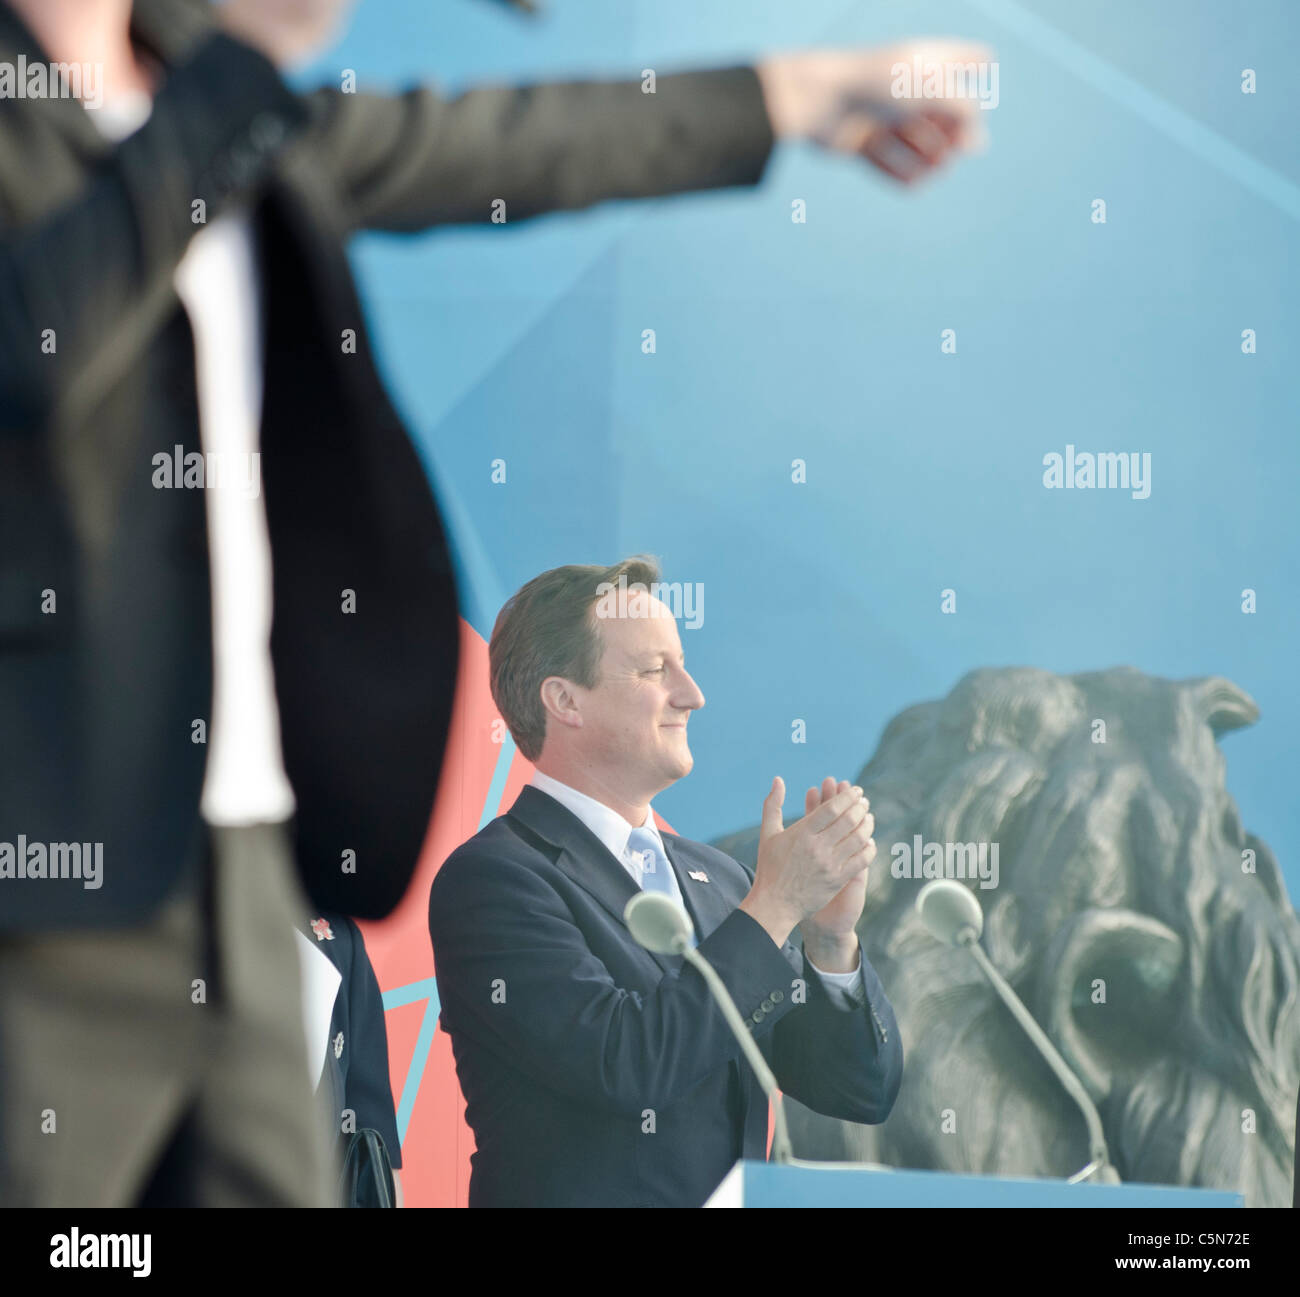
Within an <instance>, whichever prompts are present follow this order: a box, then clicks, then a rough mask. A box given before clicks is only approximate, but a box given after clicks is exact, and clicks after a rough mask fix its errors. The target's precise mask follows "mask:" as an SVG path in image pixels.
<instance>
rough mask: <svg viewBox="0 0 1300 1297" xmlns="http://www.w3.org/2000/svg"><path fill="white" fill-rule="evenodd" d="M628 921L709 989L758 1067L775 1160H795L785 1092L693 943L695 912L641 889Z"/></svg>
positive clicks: (636, 934) (637, 935)
mask: <svg viewBox="0 0 1300 1297" xmlns="http://www.w3.org/2000/svg"><path fill="white" fill-rule="evenodd" d="M623 922H624V923H626V924H627V926H628V931H629V932H631V934H632V937H633V939H634V940H635V941H636V942H637V944H638V945H640V946H644V947H645V948H646V949H647V950H649V951H653V952H654V953H655V954H656V955H680V956H681V957H682V958H683V959H684V960H686V962H687V963H688V964H690V966H691V967H692V968H694V969H695V971H696V972H697V973H699V975H700V976H701V977H702V978H704V984H705V985H706V986H707V987H708V988H709V990H710V992H711V993H712V995H713V998H714V1000H715V1001H716V1002H717V1005H718V1008H719V1009H721V1010H722V1016H723V1018H724V1019H726V1023H727V1026H728V1027H730V1028H731V1034H732V1035H733V1036H735V1038H736V1041H737V1043H738V1044H739V1045H740V1050H741V1053H743V1054H744V1055H745V1059H746V1061H747V1062H748V1063H749V1065H750V1067H752V1068H753V1069H754V1075H755V1076H757V1077H758V1083H759V1085H760V1086H762V1087H763V1093H764V1094H765V1095H767V1098H768V1102H770V1103H771V1105H772V1116H773V1131H772V1161H774V1162H782V1163H788V1162H793V1161H794V1153H793V1152H792V1151H791V1148H790V1134H789V1131H788V1130H787V1129H786V1124H785V1109H784V1108H783V1107H782V1106H781V1091H780V1089H779V1088H778V1087H777V1084H776V1077H775V1076H773V1075H772V1069H771V1068H770V1067H768V1065H767V1060H766V1059H765V1058H764V1057H763V1054H762V1051H761V1050H760V1049H759V1048H758V1045H757V1044H755V1042H754V1037H753V1036H752V1035H751V1034H750V1033H749V1032H748V1031H746V1030H745V1020H744V1018H742V1017H741V1016H740V1010H739V1009H737V1008H736V1002H735V1000H733V999H732V998H731V992H730V991H728V990H727V988H726V986H725V985H724V983H723V981H722V978H720V977H719V976H718V974H717V972H716V971H715V970H714V968H713V965H712V964H710V963H709V961H708V960H707V959H705V958H704V956H703V955H701V954H700V952H699V951H698V950H696V949H695V948H694V947H692V945H691V937H692V936H693V935H694V933H695V925H694V924H693V923H692V922H691V916H690V915H689V914H687V913H686V911H685V910H684V909H682V907H681V906H680V905H678V904H677V902H676V901H674V900H673V899H672V897H670V896H665V895H664V894H663V893H662V892H638V893H637V894H636V895H635V896H634V897H633V898H632V899H631V900H630V901H628V903H627V907H626V908H625V909H624V911H623Z"/></svg>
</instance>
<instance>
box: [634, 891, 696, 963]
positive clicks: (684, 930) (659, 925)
mask: <svg viewBox="0 0 1300 1297" xmlns="http://www.w3.org/2000/svg"><path fill="white" fill-rule="evenodd" d="M623 922H624V923H626V924H627V926H628V931H629V932H631V934H632V936H633V937H634V938H635V940H636V941H637V943H638V944H639V945H642V946H644V947H645V948H646V949H647V950H650V951H653V952H654V953H655V954H656V955H680V954H681V953H682V952H683V951H684V950H688V949H689V948H690V944H691V937H692V935H693V934H694V932H695V925H694V924H693V923H692V922H691V916H690V915H689V914H687V913H686V911H685V910H684V909H682V907H681V906H680V905H678V904H677V902H676V901H674V900H673V899H672V897H671V896H665V895H664V894H663V893H662V892H638V893H637V894H636V895H635V896H634V897H633V898H632V899H631V900H630V901H628V903H627V907H626V908H625V909H624V911H623Z"/></svg>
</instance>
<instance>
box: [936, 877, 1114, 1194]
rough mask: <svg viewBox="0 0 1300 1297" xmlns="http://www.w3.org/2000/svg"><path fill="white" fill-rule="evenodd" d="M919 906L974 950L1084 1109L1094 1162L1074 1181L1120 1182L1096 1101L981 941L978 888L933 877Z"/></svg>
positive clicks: (949, 940) (951, 941)
mask: <svg viewBox="0 0 1300 1297" xmlns="http://www.w3.org/2000/svg"><path fill="white" fill-rule="evenodd" d="M916 910H917V913H918V914H919V915H920V916H921V922H922V923H924V924H925V926H926V929H927V930H928V931H929V933H930V935H931V936H932V937H934V938H935V939H936V940H938V941H942V942H943V944H944V945H945V946H956V947H958V948H964V949H966V950H969V951H970V953H971V957H972V958H973V959H974V960H975V962H976V963H977V964H978V965H979V967H980V971H981V972H982V973H983V974H984V976H985V977H987V978H988V979H989V981H990V983H992V986H993V989H994V990H995V991H996V992H997V993H998V995H999V996H1000V997H1001V999H1002V1002H1003V1003H1004V1004H1005V1005H1006V1006H1007V1008H1008V1009H1010V1010H1011V1013H1012V1016H1013V1017H1014V1018H1015V1020H1016V1021H1017V1022H1018V1023H1019V1024H1020V1025H1021V1027H1023V1028H1024V1031H1025V1035H1027V1036H1028V1037H1029V1039H1030V1040H1031V1041H1033V1043H1034V1047H1035V1048H1036V1049H1037V1050H1038V1052H1039V1053H1040V1054H1041V1055H1042V1056H1043V1058H1044V1059H1046V1060H1047V1065H1048V1066H1049V1067H1050V1068H1051V1069H1052V1071H1053V1072H1055V1073H1056V1078H1057V1080H1058V1081H1060V1083H1061V1084H1062V1085H1063V1086H1064V1087H1065V1091H1066V1093H1067V1094H1068V1095H1069V1096H1070V1098H1071V1099H1073V1100H1074V1101H1075V1103H1076V1104H1078V1105H1079V1108H1080V1110H1081V1111H1082V1112H1083V1119H1084V1121H1085V1122H1086V1123H1087V1126H1088V1146H1089V1157H1090V1158H1091V1161H1090V1162H1089V1163H1088V1165H1087V1166H1085V1167H1084V1168H1083V1170H1082V1171H1078V1172H1076V1173H1075V1174H1074V1175H1072V1176H1070V1177H1069V1183H1070V1184H1078V1183H1079V1182H1080V1181H1083V1180H1093V1181H1096V1182H1097V1183H1100V1184H1119V1183H1120V1178H1119V1172H1118V1171H1116V1170H1115V1168H1114V1167H1113V1166H1112V1165H1111V1164H1110V1154H1109V1152H1108V1151H1107V1149H1106V1135H1105V1132H1104V1131H1103V1130H1102V1125H1101V1117H1100V1116H1098V1114H1097V1109H1096V1108H1095V1107H1093V1103H1092V1100H1091V1099H1090V1098H1088V1092H1087V1091H1086V1090H1085V1089H1084V1088H1083V1083H1082V1082H1081V1081H1080V1080H1079V1078H1078V1077H1077V1076H1075V1074H1074V1073H1073V1072H1072V1071H1071V1070H1070V1066H1069V1064H1068V1063H1066V1061H1065V1059H1063V1058H1062V1057H1061V1055H1060V1054H1059V1053H1058V1052H1057V1050H1056V1046H1055V1045H1053V1044H1052V1042H1051V1041H1050V1040H1048V1038H1047V1034H1046V1033H1045V1032H1044V1031H1043V1029H1042V1028H1041V1027H1040V1026H1039V1025H1038V1023H1036V1022H1035V1021H1034V1019H1033V1016H1032V1015H1031V1014H1030V1012H1029V1010H1028V1009H1027V1008H1025V1005H1024V1001H1022V1000H1021V998H1020V997H1019V996H1018V995H1017V994H1016V993H1015V991H1013V990H1012V989H1011V986H1010V984H1009V983H1008V982H1007V980H1006V979H1005V978H1004V977H1003V976H1002V974H1001V973H999V972H998V970H997V969H996V968H994V967H993V962H992V960H990V959H989V957H988V956H987V955H986V954H985V953H984V948H983V947H982V946H981V945H980V936H981V935H982V934H983V932H984V911H983V910H982V909H981V908H980V903H979V900H978V899H977V898H976V896H975V893H974V892H972V891H971V890H970V889H969V888H967V887H963V886H962V885H961V884H960V883H958V882H956V881H954V880H953V879H951V878H935V879H931V881H930V882H928V883H926V885H925V886H924V887H923V888H921V891H920V893H919V895H918V896H917V898H916Z"/></svg>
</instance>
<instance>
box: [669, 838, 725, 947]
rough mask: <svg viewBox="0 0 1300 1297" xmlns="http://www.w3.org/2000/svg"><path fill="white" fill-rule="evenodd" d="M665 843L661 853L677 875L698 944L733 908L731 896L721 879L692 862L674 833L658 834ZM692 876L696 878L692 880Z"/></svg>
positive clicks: (699, 863)
mask: <svg viewBox="0 0 1300 1297" xmlns="http://www.w3.org/2000/svg"><path fill="white" fill-rule="evenodd" d="M660 836H661V837H662V838H663V841H664V850H665V851H667V853H668V860H669V862H670V863H671V864H672V867H673V872H674V873H675V874H676V875H677V885H678V886H679V887H680V888H681V889H682V899H683V900H684V901H685V902H686V909H687V910H688V911H689V913H690V916H691V921H692V922H693V923H694V924H695V932H696V935H697V936H698V937H699V939H700V940H701V941H703V940H704V938H705V937H707V936H708V935H709V934H710V933H711V932H713V930H714V929H715V928H718V927H720V926H721V925H722V921H723V920H724V919H725V918H726V917H727V915H728V914H730V913H731V911H732V910H733V909H734V908H735V901H734V900H733V899H732V897H731V896H730V893H729V891H728V890H727V887H726V884H725V882H724V880H723V879H722V878H721V877H715V875H714V874H710V873H709V872H708V870H707V869H706V868H705V867H704V864H703V862H702V861H699V860H697V859H696V858H695V855H694V853H693V852H692V851H691V848H690V844H689V843H688V842H685V841H683V840H682V839H681V838H679V837H677V836H676V834H673V833H663V832H661V833H660ZM692 874H694V875H695V876H694V877H692Z"/></svg>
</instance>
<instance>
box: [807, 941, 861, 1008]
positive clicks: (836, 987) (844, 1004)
mask: <svg viewBox="0 0 1300 1297" xmlns="http://www.w3.org/2000/svg"><path fill="white" fill-rule="evenodd" d="M804 960H805V962H806V963H807V965H808V967H809V968H811V969H812V970H813V972H814V973H816V974H817V976H818V977H820V978H821V980H822V985H823V986H824V987H825V988H826V991H827V994H828V995H829V996H830V998H831V1001H832V1003H834V1004H838V1005H839V1006H840V1008H843V1009H856V1008H859V1007H860V1006H861V1005H863V1004H865V1003H866V1002H867V986H866V980H865V978H864V977H863V973H862V951H861V950H860V949H859V951H858V966H857V968H855V969H854V970H853V971H852V972H851V973H827V972H824V971H823V970H822V969H820V968H818V967H817V965H816V964H814V963H813V961H812V958H811V956H809V955H808V954H807V953H805V954H804Z"/></svg>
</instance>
